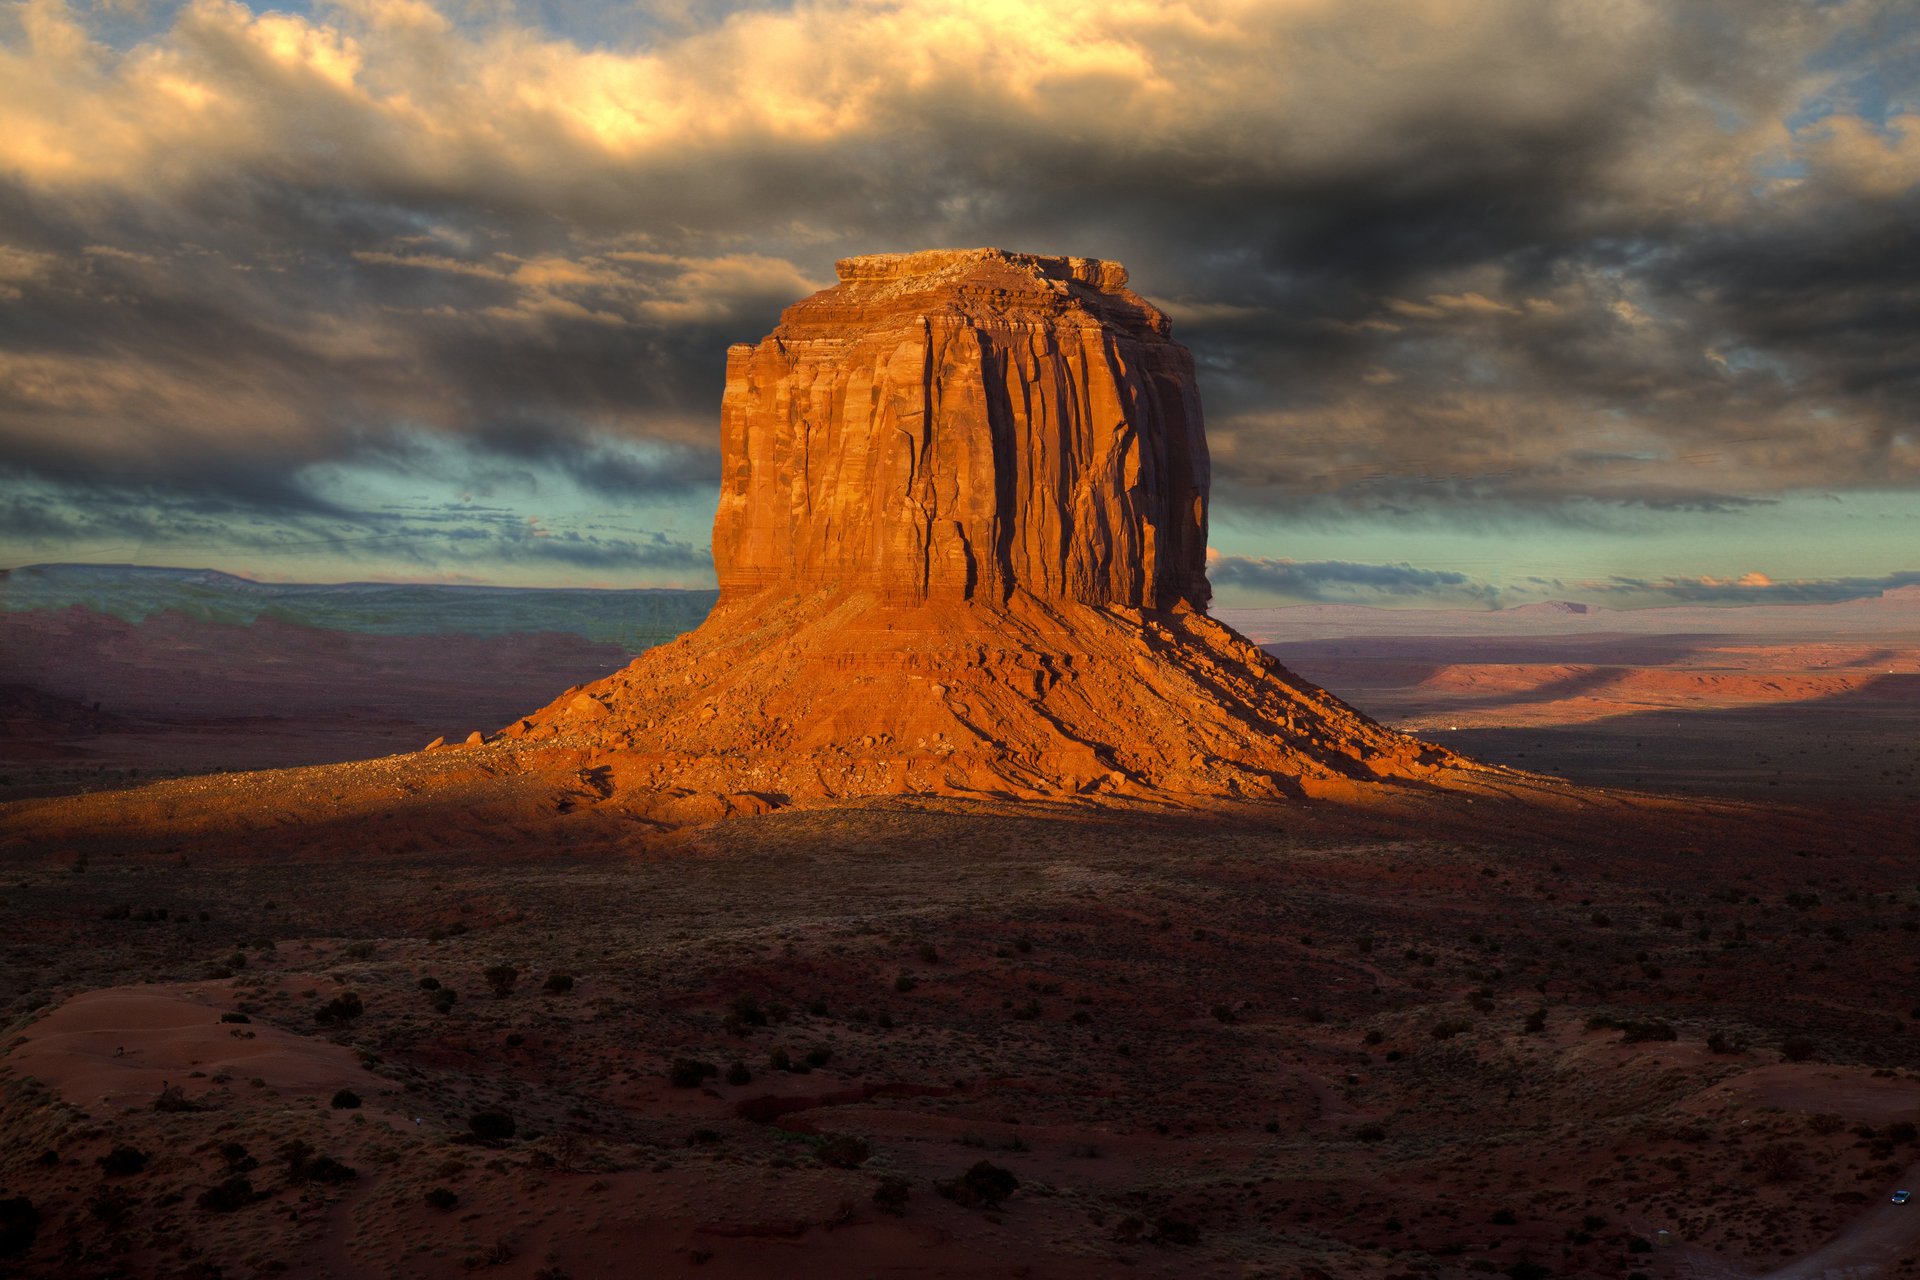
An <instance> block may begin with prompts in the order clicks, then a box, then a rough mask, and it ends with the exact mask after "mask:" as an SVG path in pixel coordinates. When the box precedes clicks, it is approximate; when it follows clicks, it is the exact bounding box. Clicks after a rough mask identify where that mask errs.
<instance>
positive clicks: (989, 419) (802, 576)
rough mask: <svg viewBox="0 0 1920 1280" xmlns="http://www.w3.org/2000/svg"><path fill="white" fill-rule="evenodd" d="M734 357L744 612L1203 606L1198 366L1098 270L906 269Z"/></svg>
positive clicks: (1035, 263) (729, 540)
mask: <svg viewBox="0 0 1920 1280" xmlns="http://www.w3.org/2000/svg"><path fill="white" fill-rule="evenodd" d="M839 275H840V283H839V284H837V285H835V286H834V287H833V288H831V289H827V290H825V291H824V292H822V293H819V294H816V295H815V296H813V297H811V298H808V299H806V300H805V301H803V302H800V303H797V304H796V305H794V306H792V307H789V308H788V309H787V311H786V313H785V314H784V316H783V317H782V319H781V324H780V327H779V328H777V329H775V330H774V332H773V333H772V334H770V335H768V336H767V337H766V338H765V339H764V340H762V341H761V342H760V343H759V344H758V345H757V346H746V345H740V346H735V347H733V348H732V349H730V350H729V351H728V353H727V385H726V394H725V398H724V399H723V401H722V406H721V422H720V433H721V452H722V455H723V457H724V458H725V469H724V471H723V475H722V481H721V497H720V506H719V511H718V514H717V515H716V517H715V520H714V536H713V554H714V562H715V565H716V567H717V569H718V571H719V577H720V589H721V592H722V595H723V597H724V598H726V599H729V600H734V599H738V598H740V597H742V596H747V595H753V594H757V593H761V592H768V591H776V592H783V593H795V592H805V591H809V590H814V589H820V588H826V589H842V590H864V591H872V592H874V593H876V594H878V595H879V596H880V597H881V598H883V599H885V600H887V601H890V602H894V603H902V604H907V603H917V602H923V601H980V602H983V603H997V602H1005V601H1006V600H1008V599H1009V598H1010V597H1011V596H1012V595H1013V594H1014V593H1015V592H1024V593H1026V594H1028V595H1031V596H1034V597H1037V598H1039V599H1042V600H1059V601H1073V602H1077V603H1081V604H1093V605H1117V606H1121V607H1124V608H1136V609H1137V608H1145V609H1168V608H1173V607H1175V606H1177V605H1181V604H1185V605H1189V606H1193V607H1196V608H1198V607H1204V606H1205V604H1206V601H1207V598H1208V588H1207V580H1206V545H1207V487H1208V471H1207V446H1206V437H1205V434H1204V432H1203V428H1202V425H1201V418H1200V400H1199V395H1198V392H1197V389H1196V387H1195V385H1194V375H1193V357H1192V356H1191V355H1190V354H1189V353H1188V352H1187V349H1186V348H1185V347H1182V346H1181V345H1180V344H1179V343H1177V342H1174V341H1173V340H1172V338H1171V337H1169V336H1168V328H1169V326H1168V323H1167V318H1166V317H1165V316H1164V315H1162V314H1161V313H1160V312H1159V311H1157V310H1155V309H1154V308H1153V307H1152V306H1151V305H1150V304H1148V303H1147V302H1146V301H1145V300H1143V299H1142V298H1140V297H1139V296H1138V295H1136V294H1134V293H1132V292H1130V291H1129V290H1128V289H1127V288H1126V279H1127V273H1126V269H1125V268H1124V267H1122V266H1120V265H1119V264H1118V263H1114V262H1103V261H1100V260H1099V259H1094V258H1044V257H1034V256H1032V255H1027V254H1012V253H1005V252H1002V251H1000V250H997V249H973V250H954V251H940V252H930V253H913V254H885V255H877V256H872V257H861V258H849V259H847V260H845V261H843V262H841V263H840V264H839Z"/></svg>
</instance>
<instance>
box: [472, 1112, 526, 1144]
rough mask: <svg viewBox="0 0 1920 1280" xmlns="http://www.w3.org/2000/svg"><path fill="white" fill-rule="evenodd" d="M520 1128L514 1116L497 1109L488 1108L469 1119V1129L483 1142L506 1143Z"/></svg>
mask: <svg viewBox="0 0 1920 1280" xmlns="http://www.w3.org/2000/svg"><path fill="white" fill-rule="evenodd" d="M519 1127H520V1126H519V1125H517V1124H515V1123H514V1119H513V1117H512V1116H510V1115H508V1114H507V1113H506V1112H504V1111H502V1110H500V1109H499V1108H497V1107H488V1108H487V1109H485V1110H484V1111H476V1112H474V1113H473V1114H472V1115H470V1116H468V1117H467V1128H468V1129H471V1130H472V1131H473V1136H474V1137H476V1138H478V1139H480V1141H482V1142H505V1141H506V1140H507V1139H508V1138H511V1137H512V1136H513V1135H514V1132H515V1131H516V1130H517V1129H518V1128H519Z"/></svg>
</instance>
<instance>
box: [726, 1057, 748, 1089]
mask: <svg viewBox="0 0 1920 1280" xmlns="http://www.w3.org/2000/svg"><path fill="white" fill-rule="evenodd" d="M726 1080H727V1083H728V1084H730V1085H733V1086H734V1087H735V1088H738V1087H739V1086H741V1085H743V1084H752V1083H753V1072H751V1071H749V1070H747V1064H746V1063H744V1062H736V1063H734V1064H733V1065H732V1066H730V1067H728V1068H727V1075H726Z"/></svg>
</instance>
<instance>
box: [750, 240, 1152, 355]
mask: <svg viewBox="0 0 1920 1280" xmlns="http://www.w3.org/2000/svg"><path fill="white" fill-rule="evenodd" d="M834 265H835V267H836V269H837V270H838V271H839V273H840V279H839V281H838V282H837V283H835V284H834V285H833V286H832V287H831V288H827V289H822V290H821V291H820V292H819V293H816V294H814V295H813V296H812V297H810V298H805V299H802V300H801V301H799V302H796V303H794V304H793V305H792V306H790V307H788V308H787V309H786V310H785V311H784V312H782V313H781V316H780V327H779V328H778V329H777V330H775V331H774V333H773V334H772V335H770V336H769V338H768V339H767V340H768V341H771V342H774V343H776V344H778V343H781V342H826V343H835V342H842V341H846V340H848V339H850V338H854V337H857V336H858V335H859V334H861V333H867V332H872V331H874V330H876V329H883V328H890V327H894V326H898V325H902V324H905V325H913V324H921V323H926V322H929V321H931V322H934V323H967V324H990V325H997V326H1003V327H1004V326H1007V325H1013V326H1020V325H1027V324H1040V325H1061V324H1065V325H1070V326H1076V327H1090V328H1113V329H1115V330H1119V331H1124V332H1126V333H1129V334H1131V335H1133V336H1134V337H1135V338H1138V339H1140V340H1144V341H1149V342H1159V341H1162V340H1164V339H1166V338H1167V337H1168V336H1169V334H1170V332H1171V326H1170V325H1169V324H1168V322H1167V317H1166V316H1165V315H1164V314H1162V313H1161V312H1160V311H1159V310H1158V309H1156V308H1155V307H1154V306H1153V305H1152V304H1151V303H1149V302H1148V301H1147V300H1146V299H1144V298H1142V297H1140V296H1139V295H1138V294H1135V293H1134V292H1133V291H1132V290H1130V289H1128V288H1127V269H1126V268H1125V267H1123V266H1121V265H1120V264H1119V263H1117V262H1114V261H1111V260H1109V259H1106V258H1072V257H1066V256H1053V255H1048V254H1039V253H1013V252H1011V251H1009V250H1006V249H925V250H921V251H919V252H917V253H869V254H862V255H861V256H859V257H856V258H842V259H841V260H840V261H839V262H837V263H835V264H834Z"/></svg>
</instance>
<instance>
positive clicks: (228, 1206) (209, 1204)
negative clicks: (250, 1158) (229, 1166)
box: [193, 1173, 260, 1213]
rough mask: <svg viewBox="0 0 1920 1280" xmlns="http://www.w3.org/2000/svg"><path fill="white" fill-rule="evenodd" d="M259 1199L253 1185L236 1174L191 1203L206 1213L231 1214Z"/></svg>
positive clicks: (204, 1192)
mask: <svg viewBox="0 0 1920 1280" xmlns="http://www.w3.org/2000/svg"><path fill="white" fill-rule="evenodd" d="M259 1198H260V1197H259V1195H258V1194H257V1193H256V1192H255V1191H254V1189H253V1183H252V1182H251V1181H250V1180H249V1179H247V1178H246V1177H244V1176H243V1175H241V1174H237V1173H236V1174H234V1175H233V1176H232V1177H230V1178H227V1179H226V1180H225V1181H222V1182H218V1183H215V1184H214V1185H213V1186H211V1187H208V1188H207V1189H206V1190H205V1191H202V1192H201V1193H200V1194H199V1195H198V1196H196V1197H194V1201H193V1202H194V1204H196V1205H198V1206H199V1207H200V1208H201V1209H203V1210H205V1211H206V1212H208V1213H232V1212H233V1211H234V1210H235V1209H244V1208H246V1207H247V1206H248V1205H250V1204H252V1203H253V1202H254V1201H255V1200H258V1199H259Z"/></svg>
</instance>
